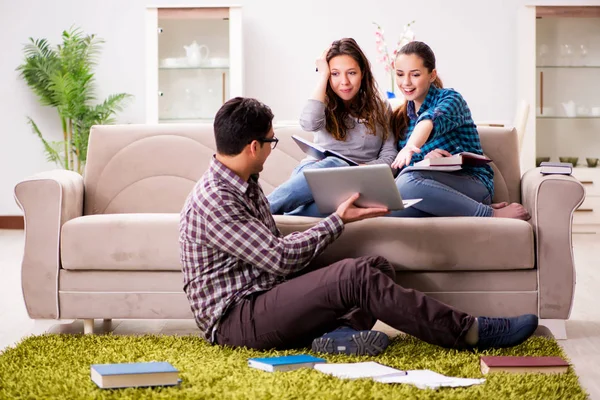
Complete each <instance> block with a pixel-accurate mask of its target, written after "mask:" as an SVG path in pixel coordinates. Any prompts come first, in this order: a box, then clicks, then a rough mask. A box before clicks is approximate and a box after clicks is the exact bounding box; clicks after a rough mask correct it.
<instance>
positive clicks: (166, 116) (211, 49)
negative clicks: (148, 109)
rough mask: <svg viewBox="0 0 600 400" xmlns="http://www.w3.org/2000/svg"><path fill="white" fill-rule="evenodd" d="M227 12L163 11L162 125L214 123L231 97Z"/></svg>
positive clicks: (160, 26)
mask: <svg viewBox="0 0 600 400" xmlns="http://www.w3.org/2000/svg"><path fill="white" fill-rule="evenodd" d="M229 31H230V30H229V18H228V10H227V9H211V10H205V9H159V10H158V96H159V99H158V119H159V122H169V121H173V122H175V121H184V120H194V121H198V120H212V119H213V118H214V116H215V113H216V112H217V110H218V109H219V107H220V106H221V105H222V104H223V103H224V102H225V100H226V99H228V98H229V80H230V79H229Z"/></svg>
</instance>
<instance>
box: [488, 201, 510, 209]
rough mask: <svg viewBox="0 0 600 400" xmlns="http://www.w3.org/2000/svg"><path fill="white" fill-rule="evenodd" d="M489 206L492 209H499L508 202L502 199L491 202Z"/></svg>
mask: <svg viewBox="0 0 600 400" xmlns="http://www.w3.org/2000/svg"><path fill="white" fill-rule="evenodd" d="M490 206H491V207H492V208H493V209H494V210H499V209H501V208H504V207H506V206H508V203H507V202H506V201H503V202H502V203H493V204H490Z"/></svg>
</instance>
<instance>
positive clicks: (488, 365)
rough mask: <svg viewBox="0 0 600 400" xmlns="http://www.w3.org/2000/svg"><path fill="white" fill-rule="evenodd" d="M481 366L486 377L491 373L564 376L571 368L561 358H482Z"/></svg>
mask: <svg viewBox="0 0 600 400" xmlns="http://www.w3.org/2000/svg"><path fill="white" fill-rule="evenodd" d="M480 365H481V372H482V373H483V374H484V375H485V374H488V373H490V372H510V373H526V372H531V373H540V374H562V373H564V372H567V369H568V368H569V363H568V362H566V361H565V360H563V359H562V358H560V357H529V356H523V357H516V356H482V357H481V358H480Z"/></svg>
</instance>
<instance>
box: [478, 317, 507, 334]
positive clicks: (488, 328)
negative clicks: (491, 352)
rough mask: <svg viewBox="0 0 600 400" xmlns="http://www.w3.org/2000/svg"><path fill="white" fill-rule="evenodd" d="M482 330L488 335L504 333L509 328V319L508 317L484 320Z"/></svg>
mask: <svg viewBox="0 0 600 400" xmlns="http://www.w3.org/2000/svg"><path fill="white" fill-rule="evenodd" d="M495 322H497V323H495ZM482 330H483V331H484V332H486V333H487V334H488V335H489V336H495V335H498V334H500V333H506V332H508V331H509V330H510V321H509V320H508V318H494V319H490V320H486V321H485V325H484V327H483V329H482Z"/></svg>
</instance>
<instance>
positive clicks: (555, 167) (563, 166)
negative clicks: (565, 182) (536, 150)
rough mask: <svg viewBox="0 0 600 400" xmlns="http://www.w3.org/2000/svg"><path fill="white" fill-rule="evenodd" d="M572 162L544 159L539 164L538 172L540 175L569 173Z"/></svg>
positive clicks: (571, 170) (571, 169) (571, 168)
mask: <svg viewBox="0 0 600 400" xmlns="http://www.w3.org/2000/svg"><path fill="white" fill-rule="evenodd" d="M572 172H573V164H571V163H564V162H550V161H544V162H542V163H541V164H540V173H541V174H542V175H552V174H558V175H571V173H572Z"/></svg>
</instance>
